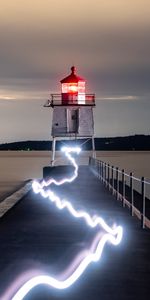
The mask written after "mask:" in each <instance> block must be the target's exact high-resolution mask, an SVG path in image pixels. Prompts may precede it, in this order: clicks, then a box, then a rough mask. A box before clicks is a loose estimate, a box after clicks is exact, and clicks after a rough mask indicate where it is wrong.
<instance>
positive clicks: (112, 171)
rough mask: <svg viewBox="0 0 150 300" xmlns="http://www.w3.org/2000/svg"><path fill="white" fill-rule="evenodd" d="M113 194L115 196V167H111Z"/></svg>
mask: <svg viewBox="0 0 150 300" xmlns="http://www.w3.org/2000/svg"><path fill="white" fill-rule="evenodd" d="M111 179H112V194H113V195H114V166H112V167H111Z"/></svg>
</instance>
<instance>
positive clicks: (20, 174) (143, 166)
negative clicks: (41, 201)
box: [0, 151, 150, 198]
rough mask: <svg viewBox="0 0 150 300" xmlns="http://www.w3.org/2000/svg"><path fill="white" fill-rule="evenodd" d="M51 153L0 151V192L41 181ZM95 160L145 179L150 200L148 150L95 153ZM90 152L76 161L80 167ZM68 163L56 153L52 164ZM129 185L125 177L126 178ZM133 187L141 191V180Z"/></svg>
mask: <svg viewBox="0 0 150 300" xmlns="http://www.w3.org/2000/svg"><path fill="white" fill-rule="evenodd" d="M51 154H52V153H51V152H50V151H0V193H1V192H2V191H3V192H5V190H9V189H11V188H12V187H14V186H15V185H16V184H20V183H21V182H23V181H25V180H28V179H34V178H37V179H40V178H42V175H43V167H44V166H48V165H50V163H51ZM95 155H96V158H97V159H100V160H101V161H104V162H106V163H108V164H110V165H111V166H112V165H113V166H114V167H118V168H119V170H122V169H124V170H125V172H126V173H127V174H129V173H130V172H133V174H134V176H135V177H137V178H139V179H141V177H142V176H144V177H145V180H146V181H147V184H146V195H147V197H148V198H150V184H149V182H150V151H96V153H95ZM90 156H92V152H91V151H83V152H81V153H80V155H79V157H78V158H77V161H78V164H79V165H86V164H88V162H89V157H90ZM62 164H68V161H67V160H66V158H65V157H64V154H63V153H62V152H60V151H57V152H56V156H55V165H62ZM126 181H127V183H128V177H127V178H126ZM134 186H135V188H136V189H137V190H138V191H140V189H141V185H140V181H138V180H135V183H134Z"/></svg>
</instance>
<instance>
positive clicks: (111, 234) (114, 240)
mask: <svg viewBox="0 0 150 300" xmlns="http://www.w3.org/2000/svg"><path fill="white" fill-rule="evenodd" d="M62 151H63V152H65V155H66V156H67V157H68V159H69V160H70V162H71V163H72V164H73V166H74V174H73V175H72V176H71V177H70V178H64V179H62V180H59V181H56V180H54V179H50V180H48V181H43V182H42V183H39V182H37V181H34V182H33V185H32V187H33V190H34V192H35V193H36V194H38V193H40V194H41V195H42V196H43V197H44V198H49V199H50V201H51V202H54V203H55V205H56V207H57V208H59V209H64V208H66V209H67V210H68V211H69V213H70V214H71V215H72V216H73V217H75V218H82V219H84V221H85V222H86V224H87V225H88V226H90V227H92V228H94V227H96V226H99V227H102V228H103V229H104V230H105V231H106V232H107V233H105V234H103V236H102V237H99V240H98V243H97V247H96V248H95V247H94V245H95V240H94V241H93V243H92V246H91V247H90V250H88V251H87V252H86V256H85V257H83V258H82V260H81V261H80V263H79V264H78V266H77V267H76V269H75V270H74V271H73V272H72V274H71V275H69V276H68V277H67V278H66V279H64V280H59V279H57V278H54V277H52V276H48V275H39V276H35V277H33V278H31V279H30V280H28V281H27V282H26V283H25V284H24V285H23V286H22V287H21V288H20V289H19V290H18V292H17V293H16V294H15V295H14V297H13V298H12V300H22V299H23V298H24V297H25V296H26V295H27V294H28V293H29V292H30V290H31V289H33V288H34V287H36V286H37V285H41V284H44V285H48V286H50V287H53V288H56V289H66V288H68V287H69V286H71V285H72V284H73V283H75V281H76V280H77V279H78V278H79V277H80V276H81V275H82V273H83V272H84V271H85V269H86V268H87V267H88V265H89V264H90V263H92V262H97V261H98V260H100V258H101V255H102V252H103V248H104V246H105V244H106V242H110V243H111V244H113V245H115V246H116V245H118V244H119V243H120V241H121V239H122V234H123V229H122V227H121V226H113V227H109V226H108V225H107V224H106V222H105V221H104V220H103V219H102V218H101V217H99V216H96V215H95V216H90V214H88V213H87V212H85V211H81V210H76V209H75V208H74V207H73V205H72V204H71V203H70V202H69V201H67V200H63V199H60V198H59V197H58V196H57V195H56V194H55V193H54V192H53V191H52V190H50V189H48V190H44V187H48V186H49V185H51V184H52V183H54V184H56V185H61V184H63V183H66V182H72V181H73V180H74V179H75V178H76V177H77V175H78V166H77V164H76V161H75V159H74V158H73V157H72V156H71V154H70V153H71V152H73V153H77V154H78V153H79V152H80V148H67V147H64V148H63V149H62Z"/></svg>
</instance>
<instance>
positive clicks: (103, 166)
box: [103, 162, 105, 184]
mask: <svg viewBox="0 0 150 300" xmlns="http://www.w3.org/2000/svg"><path fill="white" fill-rule="evenodd" d="M104 172H105V168H104V162H103V184H104Z"/></svg>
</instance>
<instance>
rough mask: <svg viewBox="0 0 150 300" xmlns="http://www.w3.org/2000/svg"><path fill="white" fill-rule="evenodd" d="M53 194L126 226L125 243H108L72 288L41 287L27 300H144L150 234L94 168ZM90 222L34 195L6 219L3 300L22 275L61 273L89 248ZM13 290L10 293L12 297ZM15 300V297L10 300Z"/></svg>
mask: <svg viewBox="0 0 150 300" xmlns="http://www.w3.org/2000/svg"><path fill="white" fill-rule="evenodd" d="M52 189H53V190H55V191H56V192H57V194H59V195H61V197H63V198H65V199H68V200H69V201H71V202H72V203H73V204H74V206H75V207H76V208H77V209H83V210H86V211H88V212H89V213H90V214H91V215H94V214H97V215H100V216H102V217H103V218H104V219H105V221H106V223H108V224H109V225H112V224H113V223H116V224H117V225H121V226H123V229H124V233H123V239H122V242H121V243H120V244H119V245H118V246H113V245H111V244H108V243H107V244H106V245H105V248H104V252H103V254H102V257H101V259H100V261H99V262H98V263H92V264H91V265H89V267H88V268H87V270H86V271H85V272H84V274H83V275H82V276H81V278H80V279H79V280H78V281H76V283H75V284H74V285H73V286H72V287H70V288H68V289H66V290H60V291H59V290H56V289H53V288H49V287H47V286H44V285H43V286H42V285H41V286H38V287H36V288H35V289H33V290H32V292H30V293H29V295H28V296H27V297H25V300H35V299H36V300H48V299H49V300H50V299H54V300H56V299H57V300H58V299H65V300H70V299H71V300H84V299H85V300H86V299H91V300H99V299H102V300H110V299H111V300H118V299H119V300H131V299H132V300H134V299H136V300H138V299H140V300H141V299H146V298H148V295H149V292H150V286H149V274H150V230H147V229H144V230H142V229H141V228H140V221H139V220H138V219H136V218H134V217H131V216H130V214H129V213H128V211H127V209H125V208H123V207H122V204H121V203H120V202H119V201H117V200H116V198H115V196H112V195H111V194H110V193H109V192H108V190H107V189H106V188H105V187H104V185H102V184H101V183H100V181H99V180H98V179H97V178H96V177H95V176H94V175H93V173H92V172H91V171H90V169H89V167H88V166H80V167H79V176H78V178H77V179H76V180H75V181H74V182H73V183H71V184H64V185H62V186H60V187H56V186H53V187H52ZM96 232H97V230H96V229H90V228H89V227H87V225H86V224H85V222H84V221H82V220H76V219H74V218H72V216H70V215H69V213H68V212H67V211H66V210H63V211H59V210H58V209H57V208H56V207H55V205H54V204H53V203H51V202H50V201H49V200H48V199H43V198H42V197H41V196H40V195H36V194H33V192H32V191H31V192H29V193H28V194H27V195H26V196H25V197H23V198H22V199H21V200H20V201H19V202H18V203H17V204H16V205H15V206H14V207H13V208H12V209H11V210H9V211H8V212H7V213H6V214H5V215H4V216H3V217H2V218H1V219H0V299H2V300H6V299H9V298H6V297H5V298H4V296H5V295H6V294H7V295H8V288H9V287H10V286H12V284H13V283H14V282H15V280H16V278H19V279H20V280H21V281H23V278H22V274H23V273H26V275H25V276H26V278H28V277H30V276H31V275H30V274H29V273H30V272H32V273H33V274H37V272H39V270H40V271H41V272H42V273H45V274H51V275H54V276H55V275H56V276H57V275H58V274H60V273H63V271H64V270H65V269H66V268H67V267H68V266H69V264H70V262H71V261H72V260H73V259H74V257H75V256H76V255H77V253H79V252H80V251H81V250H84V249H87V248H88V247H89V245H90V244H91V241H92V240H93V237H94V235H95V234H96ZM6 292H7V293H6ZM10 299H11V298H10Z"/></svg>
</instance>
